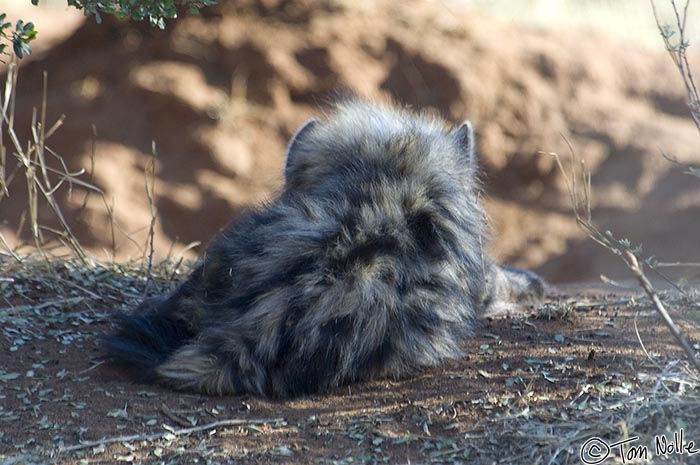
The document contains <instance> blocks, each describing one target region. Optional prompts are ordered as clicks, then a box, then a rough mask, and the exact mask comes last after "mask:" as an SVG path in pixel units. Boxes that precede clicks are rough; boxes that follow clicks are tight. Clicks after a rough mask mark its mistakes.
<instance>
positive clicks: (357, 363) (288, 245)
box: [103, 102, 544, 397]
mask: <svg viewBox="0 0 700 465" xmlns="http://www.w3.org/2000/svg"><path fill="white" fill-rule="evenodd" d="M285 178H286V179H285V186H284V189H283V191H282V192H281V195H280V196H279V198H277V199H276V200H274V201H272V202H271V203H269V204H268V205H266V206H263V207H261V208H259V209H257V210H253V211H251V212H249V213H248V214H247V216H245V218H243V219H242V220H240V221H237V222H236V224H235V225H232V226H229V227H228V228H227V229H226V230H224V231H223V232H222V233H221V235H220V236H219V237H217V238H216V239H215V240H214V241H213V242H212V243H211V244H210V246H209V248H208V250H207V252H206V254H205V255H204V257H203V258H202V259H201V260H200V263H199V265H198V266H197V267H196V268H195V269H194V271H193V272H192V274H191V275H190V277H189V278H188V279H187V280H186V281H185V282H184V283H183V284H182V285H180V286H179V287H178V288H177V289H176V290H175V291H174V292H173V293H172V294H171V295H170V296H166V297H161V298H157V299H154V300H151V301H147V302H145V303H144V304H142V305H141V307H140V308H139V309H138V310H137V312H135V313H134V314H133V315H131V316H126V315H123V316H121V317H120V320H119V324H118V328H117V330H116V332H115V333H114V334H113V335H111V336H107V337H105V338H104V339H103V347H104V349H105V351H106V354H107V356H108V358H109V359H111V360H112V361H114V362H117V363H121V364H124V365H128V366H130V367H132V368H133V369H134V370H135V372H137V373H138V374H139V376H140V377H141V379H143V380H146V381H154V382H158V383H161V384H164V385H167V386H171V387H173V388H175V389H182V390H190V391H198V392H204V393H208V394H238V393H252V394H257V395H264V396H273V397H289V396H297V395H302V394H306V393H312V392H322V391H326V390H328V389H330V388H333V387H336V386H339V385H343V384H346V383H349V382H352V381H356V380H363V379H370V378H378V377H392V378H396V377H401V376H404V375H406V374H410V373H413V372H415V371H416V370H419V369H421V368H423V367H429V366H435V365H438V364H439V363H441V362H442V361H443V360H445V359H446V358H454V357H459V356H460V355H461V354H462V351H461V349H460V344H461V343H462V342H463V341H464V340H465V338H468V337H469V336H470V335H471V334H472V332H473V330H474V327H475V319H476V318H477V317H478V316H479V315H480V314H482V313H484V312H487V311H490V310H497V309H499V308H501V307H503V306H504V305H507V304H512V303H516V304H528V305H529V304H534V303H537V302H538V301H539V300H540V299H541V298H542V296H543V292H544V290H543V284H542V281H541V280H540V278H538V277H537V276H536V275H534V274H532V273H529V272H526V271H522V270H516V269H511V268H500V267H498V266H496V265H495V264H494V263H493V262H492V261H491V260H490V259H489V258H488V257H487V256H485V254H484V245H485V242H486V240H485V239H486V237H485V236H486V227H485V222H484V219H483V212H482V209H481V205H480V202H479V184H478V182H477V180H476V160H475V154H474V134H473V131H472V128H471V124H469V123H465V124H463V125H462V126H461V127H459V128H457V129H454V130H448V129H446V128H445V126H444V123H443V122H442V121H440V120H437V119H434V118H429V117H426V116H417V115H415V114H413V113H410V112H408V111H404V110H399V109H394V108H389V107H381V106H374V105H369V104H365V103H358V102H346V103H341V104H339V105H338V106H337V108H336V109H335V110H334V112H333V113H332V114H331V115H330V116H328V118H327V119H325V120H323V121H317V120H312V121H310V122H309V123H307V125H305V126H304V127H302V129H300V130H299V132H298V133H297V134H296V135H295V137H294V138H293V140H292V142H291V143H290V145H289V148H288V153H287V163H286V170H285Z"/></svg>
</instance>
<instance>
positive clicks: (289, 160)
mask: <svg viewBox="0 0 700 465" xmlns="http://www.w3.org/2000/svg"><path fill="white" fill-rule="evenodd" d="M316 124H318V120H317V119H315V118H313V119H310V120H309V121H307V122H306V123H304V124H303V125H302V126H301V127H300V128H299V129H297V132H296V133H295V134H294V135H293V136H292V140H290V141H289V145H287V157H286V159H285V162H284V178H285V180H286V181H288V180H289V175H290V173H291V171H292V169H293V168H294V166H295V165H296V164H298V163H299V157H300V156H303V152H304V150H303V148H302V147H303V145H304V141H305V140H306V139H307V138H308V137H309V134H310V133H311V130H312V128H313V127H314V126H316Z"/></svg>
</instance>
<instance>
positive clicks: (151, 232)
mask: <svg viewBox="0 0 700 465" xmlns="http://www.w3.org/2000/svg"><path fill="white" fill-rule="evenodd" d="M151 154H152V155H151V162H150V168H149V167H147V168H146V173H145V177H146V196H147V197H148V206H149V207H150V209H151V223H150V225H149V228H148V246H149V250H148V270H147V271H146V286H145V287H144V289H143V297H144V298H146V297H147V296H148V287H149V285H150V284H151V279H152V276H151V273H152V271H153V251H154V250H153V249H154V248H153V241H154V239H155V226H156V218H157V216H158V213H157V211H156V205H155V193H154V191H155V188H154V185H155V182H156V156H157V155H158V153H157V152H156V142H155V141H152V143H151ZM149 176H150V178H151V179H150V182H149Z"/></svg>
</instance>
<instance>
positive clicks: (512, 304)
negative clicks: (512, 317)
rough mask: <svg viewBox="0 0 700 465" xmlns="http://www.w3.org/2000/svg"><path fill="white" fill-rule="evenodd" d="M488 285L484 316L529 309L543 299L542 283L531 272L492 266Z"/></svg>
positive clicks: (543, 285)
mask: <svg viewBox="0 0 700 465" xmlns="http://www.w3.org/2000/svg"><path fill="white" fill-rule="evenodd" d="M488 283H489V286H488V293H487V295H486V298H485V301H484V314H494V313H499V312H503V311H509V310H515V309H522V308H531V307H535V306H538V305H540V304H541V303H542V300H543V299H544V294H545V284H544V281H543V280H542V278H540V277H539V276H538V275H537V274H535V273H533V272H531V271H527V270H521V269H520V268H512V267H507V266H504V267H500V266H497V265H493V267H492V270H491V273H490V276H489V277H488Z"/></svg>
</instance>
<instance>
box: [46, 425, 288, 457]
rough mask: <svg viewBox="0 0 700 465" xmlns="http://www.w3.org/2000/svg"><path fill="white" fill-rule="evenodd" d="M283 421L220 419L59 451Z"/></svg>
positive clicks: (87, 443)
mask: <svg viewBox="0 0 700 465" xmlns="http://www.w3.org/2000/svg"><path fill="white" fill-rule="evenodd" d="M283 421H284V418H267V419H261V420H242V419H239V418H232V419H228V420H219V421H215V422H213V423H207V424H206V425H201V426H193V427H192V428H182V429H169V430H168V431H162V432H160V433H152V434H132V435H130V436H116V437H111V438H104V439H100V440H99V441H88V442H83V443H81V444H75V445H73V446H68V447H61V448H59V450H58V452H59V453H64V452H72V451H76V450H81V449H88V448H90V447H95V446H102V445H105V444H114V443H115V442H131V441H153V440H154V439H161V438H163V437H164V436H166V435H173V436H183V435H186V434H192V433H199V432H201V431H207V430H210V429H214V428H219V427H222V426H241V425H265V424H270V423H282V422H283Z"/></svg>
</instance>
